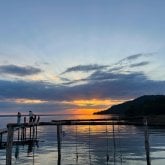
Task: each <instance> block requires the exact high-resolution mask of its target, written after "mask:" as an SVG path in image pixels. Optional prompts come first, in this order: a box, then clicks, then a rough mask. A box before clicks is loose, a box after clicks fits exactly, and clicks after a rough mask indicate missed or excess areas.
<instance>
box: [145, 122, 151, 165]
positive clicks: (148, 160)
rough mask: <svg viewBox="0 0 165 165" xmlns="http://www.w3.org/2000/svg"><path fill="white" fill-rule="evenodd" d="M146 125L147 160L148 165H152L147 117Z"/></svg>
mask: <svg viewBox="0 0 165 165" xmlns="http://www.w3.org/2000/svg"><path fill="white" fill-rule="evenodd" d="M144 126H145V130H144V137H145V151H146V160H147V165H151V160H150V145H149V134H148V125H147V119H145V120H144Z"/></svg>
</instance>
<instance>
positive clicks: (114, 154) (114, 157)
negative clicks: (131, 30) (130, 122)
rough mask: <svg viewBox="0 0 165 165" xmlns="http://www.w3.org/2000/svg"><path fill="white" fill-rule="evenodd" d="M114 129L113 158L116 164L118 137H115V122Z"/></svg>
mask: <svg viewBox="0 0 165 165" xmlns="http://www.w3.org/2000/svg"><path fill="white" fill-rule="evenodd" d="M112 130H113V149H114V151H113V159H114V165H115V164H116V139H115V126H114V123H113V124H112Z"/></svg>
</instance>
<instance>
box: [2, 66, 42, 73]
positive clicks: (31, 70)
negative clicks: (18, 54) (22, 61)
mask: <svg viewBox="0 0 165 165" xmlns="http://www.w3.org/2000/svg"><path fill="white" fill-rule="evenodd" d="M40 72H42V71H41V69H39V68H35V67H31V66H25V67H22V66H17V65H1V66H0V73H1V74H10V75H16V76H29V75H33V74H38V73H40Z"/></svg>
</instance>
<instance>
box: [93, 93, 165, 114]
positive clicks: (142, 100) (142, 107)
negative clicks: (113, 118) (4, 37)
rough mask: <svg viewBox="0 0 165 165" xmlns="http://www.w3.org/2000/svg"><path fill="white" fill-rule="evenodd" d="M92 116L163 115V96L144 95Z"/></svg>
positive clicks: (164, 106)
mask: <svg viewBox="0 0 165 165" xmlns="http://www.w3.org/2000/svg"><path fill="white" fill-rule="evenodd" d="M94 114H116V115H126V116H144V115H165V96H164V95H145V96H141V97H139V98H136V99H134V100H132V101H127V102H124V103H122V104H118V105H114V106H112V107H111V108H108V109H107V110H103V111H100V112H96V113H94Z"/></svg>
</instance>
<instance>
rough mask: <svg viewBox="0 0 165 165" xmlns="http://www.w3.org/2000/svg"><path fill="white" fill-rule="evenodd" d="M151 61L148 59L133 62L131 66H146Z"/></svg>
mask: <svg viewBox="0 0 165 165" xmlns="http://www.w3.org/2000/svg"><path fill="white" fill-rule="evenodd" d="M148 64H149V62H148V61H143V62H139V63H135V64H131V65H130V67H132V68H133V67H141V66H146V65H148Z"/></svg>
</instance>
